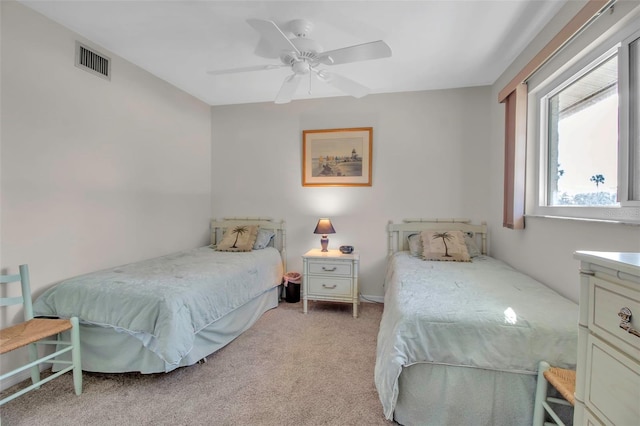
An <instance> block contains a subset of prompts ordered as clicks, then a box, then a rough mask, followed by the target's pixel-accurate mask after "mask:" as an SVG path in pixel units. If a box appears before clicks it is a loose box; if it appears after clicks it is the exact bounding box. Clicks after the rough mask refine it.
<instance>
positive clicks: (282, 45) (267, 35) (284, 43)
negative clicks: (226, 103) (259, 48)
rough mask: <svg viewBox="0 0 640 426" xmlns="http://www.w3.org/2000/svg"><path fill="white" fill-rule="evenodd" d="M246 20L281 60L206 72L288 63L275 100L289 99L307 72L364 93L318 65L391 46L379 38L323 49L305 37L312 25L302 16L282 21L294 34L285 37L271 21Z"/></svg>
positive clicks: (378, 54)
mask: <svg viewBox="0 0 640 426" xmlns="http://www.w3.org/2000/svg"><path fill="white" fill-rule="evenodd" d="M247 23H248V24H249V25H251V27H253V29H255V30H256V31H257V32H258V33H259V34H260V35H261V36H262V39H263V40H265V41H266V42H267V43H268V44H269V45H270V47H271V48H272V49H273V50H274V51H276V52H277V56H278V57H279V58H280V62H281V63H279V64H267V65H257V66H250V67H242V68H232V69H225V70H213V71H208V72H207V73H208V74H211V75H221V74H232V73H239V72H249V71H263V70H272V69H277V68H286V67H289V68H291V70H292V71H293V74H291V75H290V76H287V77H286V78H285V80H284V82H283V83H282V87H281V88H280V91H279V92H278V95H277V96H276V99H275V103H277V104H283V103H287V102H290V101H291V98H292V97H293V95H294V94H295V92H296V89H297V88H298V85H299V84H300V80H301V79H302V78H303V77H304V76H307V75H309V78H311V77H312V76H314V75H315V76H316V77H317V78H318V79H319V80H320V81H323V82H325V83H327V84H329V85H331V86H333V87H335V88H337V89H339V90H341V91H342V92H344V93H346V94H348V95H351V96H353V97H355V98H361V97H363V96H366V95H367V94H368V93H369V88H367V87H365V86H363V85H361V84H360V83H357V82H355V81H353V80H350V79H348V78H346V77H343V76H341V75H339V74H335V73H332V72H329V71H326V70H325V69H322V68H320V66H322V65H328V66H332V65H340V64H346V63H350V62H358V61H367V60H370V59H380V58H388V57H390V56H391V48H390V47H389V46H388V45H387V44H386V43H385V42H384V41H382V40H378V41H373V42H369V43H363V44H356V45H354V46H348V47H343V48H341V49H335V50H328V51H323V50H322V47H321V46H320V44H319V43H318V42H316V41H315V40H312V39H310V38H307V35H308V34H309V33H310V32H311V30H312V29H313V23H311V22H310V21H307V20H305V19H296V20H293V21H290V22H289V23H287V24H286V27H287V29H288V30H289V31H290V32H291V33H293V34H294V37H293V38H289V37H287V35H286V34H285V32H284V31H283V30H282V29H280V27H278V25H277V24H276V23H275V22H273V21H268V20H263V19H248V20H247Z"/></svg>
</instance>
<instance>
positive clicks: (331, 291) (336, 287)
mask: <svg viewBox="0 0 640 426" xmlns="http://www.w3.org/2000/svg"><path fill="white" fill-rule="evenodd" d="M307 286H308V287H307V288H308V291H309V294H310V295H313V296H324V297H326V296H329V297H332V296H333V297H342V298H344V297H351V279H348V278H333V277H314V276H310V277H309V279H308V283H307Z"/></svg>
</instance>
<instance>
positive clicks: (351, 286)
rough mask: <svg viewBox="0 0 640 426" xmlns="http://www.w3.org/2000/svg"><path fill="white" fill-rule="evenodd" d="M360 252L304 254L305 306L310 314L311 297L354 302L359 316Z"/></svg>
mask: <svg viewBox="0 0 640 426" xmlns="http://www.w3.org/2000/svg"><path fill="white" fill-rule="evenodd" d="M359 262H360V255H359V254H358V252H353V253H351V254H342V253H340V251H339V250H329V251H326V252H322V251H321V250H320V249H313V250H309V251H308V252H307V253H306V254H305V255H304V256H302V270H303V272H302V306H303V312H304V313H305V314H306V313H307V301H308V300H324V301H329V302H342V303H353V317H354V318H357V317H358V296H359V293H358V263H359Z"/></svg>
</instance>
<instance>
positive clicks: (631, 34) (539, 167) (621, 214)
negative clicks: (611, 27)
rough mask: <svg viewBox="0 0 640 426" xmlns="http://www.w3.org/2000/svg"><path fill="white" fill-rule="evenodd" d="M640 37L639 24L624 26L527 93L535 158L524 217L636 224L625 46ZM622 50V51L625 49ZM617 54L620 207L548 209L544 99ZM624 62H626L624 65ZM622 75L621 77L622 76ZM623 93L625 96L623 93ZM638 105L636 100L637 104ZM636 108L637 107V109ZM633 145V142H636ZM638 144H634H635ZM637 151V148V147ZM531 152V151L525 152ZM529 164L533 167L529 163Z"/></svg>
mask: <svg viewBox="0 0 640 426" xmlns="http://www.w3.org/2000/svg"><path fill="white" fill-rule="evenodd" d="M639 36H640V22H635V23H633V24H631V25H628V26H626V27H625V28H623V29H622V30H621V31H619V32H618V33H617V34H615V35H614V36H613V37H611V38H609V39H608V40H607V41H606V42H604V43H602V44H600V45H599V46H598V47H596V48H595V49H592V50H591V51H589V52H587V53H586V54H584V55H582V57H581V58H580V59H577V60H574V61H573V62H572V63H571V64H570V65H567V66H566V67H565V68H564V69H561V70H558V71H557V72H556V73H554V74H553V75H552V76H551V77H550V78H548V79H547V80H546V81H544V82H542V83H541V84H539V85H538V86H537V87H535V88H534V89H532V90H531V91H530V93H529V123H532V124H530V125H532V126H533V128H532V129H531V130H532V131H530V132H529V135H530V136H533V141H532V142H534V143H535V150H534V151H533V152H534V153H535V155H536V161H535V168H536V170H535V172H534V174H533V175H530V177H534V179H532V180H533V181H534V182H532V184H530V185H528V189H530V190H532V191H533V193H534V194H535V196H531V197H528V200H529V201H530V202H531V204H533V205H531V204H530V205H529V206H528V208H527V215H530V216H531V215H533V216H546V217H549V216H550V217H562V218H574V219H585V220H602V221H614V222H623V223H632V224H640V200H629V199H628V197H627V195H628V193H629V191H628V189H629V182H630V179H631V178H632V176H631V175H630V170H629V167H628V165H629V162H628V161H626V160H625V159H628V158H629V143H630V139H629V136H630V135H629V131H628V129H629V99H628V98H629V96H628V93H629V76H628V69H629V67H628V44H629V43H630V42H632V41H633V40H635V39H636V38H638V37H639ZM625 47H626V49H625ZM616 49H617V50H618V52H617V53H618V103H619V111H618V114H619V119H618V120H619V121H618V122H619V129H620V130H619V133H618V138H619V139H618V200H619V201H620V206H619V207H618V206H616V207H606V206H605V207H591V206H548V205H547V194H548V191H547V176H548V172H547V167H548V158H549V156H548V149H549V144H548V142H549V141H548V131H547V127H548V123H547V105H546V102H545V99H546V98H547V97H549V96H551V95H552V94H555V93H557V92H558V91H559V90H562V89H563V88H564V87H566V86H568V85H569V84H571V83H572V82H574V81H575V80H577V79H578V78H580V77H581V76H582V75H584V73H586V72H588V71H589V70H590V69H591V68H592V67H593V66H595V65H597V64H598V63H600V62H602V61H603V60H604V59H605V58H608V57H610V56H611V55H612V54H613V53H615V50H616ZM625 61H626V62H625ZM623 75H624V76H623ZM621 76H623V78H621ZM625 90H626V92H625ZM639 102H640V100H639ZM638 106H639V107H640V105H638ZM636 141H637V138H636ZM636 143H638V142H636ZM637 149H640V147H637ZM529 152H532V151H529ZM530 164H533V163H530Z"/></svg>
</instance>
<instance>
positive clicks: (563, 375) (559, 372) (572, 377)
mask: <svg viewBox="0 0 640 426" xmlns="http://www.w3.org/2000/svg"><path fill="white" fill-rule="evenodd" d="M543 374H544V378H545V379H547V381H548V382H549V383H550V384H551V385H552V386H553V387H554V388H556V390H557V391H558V392H560V395H562V397H563V398H564V399H566V400H567V401H568V402H569V403H570V404H571V405H575V402H574V394H575V392H576V372H575V371H574V370H566V369H564V368H558V367H550V368H549V369H548V370H546V371H545V372H544V373H543Z"/></svg>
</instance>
